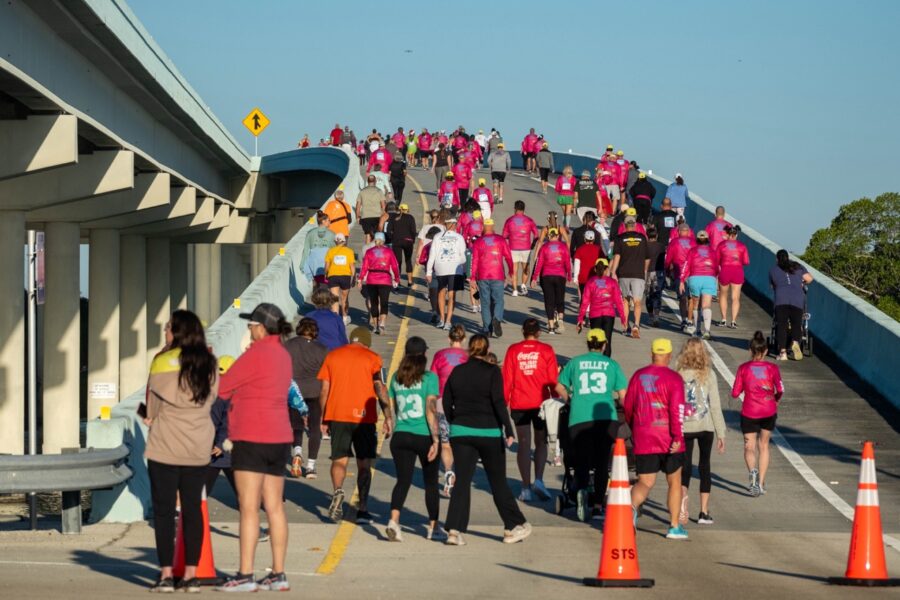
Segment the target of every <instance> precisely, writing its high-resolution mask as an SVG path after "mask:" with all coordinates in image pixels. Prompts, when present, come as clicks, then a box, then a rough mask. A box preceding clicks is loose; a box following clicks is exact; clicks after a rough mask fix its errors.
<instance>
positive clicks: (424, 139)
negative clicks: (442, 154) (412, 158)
mask: <svg viewBox="0 0 900 600" xmlns="http://www.w3.org/2000/svg"><path fill="white" fill-rule="evenodd" d="M431 141H432V139H431V134H430V133H423V134H421V135H420V136H419V150H424V151H426V152H428V151H429V150H431Z"/></svg>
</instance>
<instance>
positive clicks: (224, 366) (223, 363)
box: [219, 354, 234, 375]
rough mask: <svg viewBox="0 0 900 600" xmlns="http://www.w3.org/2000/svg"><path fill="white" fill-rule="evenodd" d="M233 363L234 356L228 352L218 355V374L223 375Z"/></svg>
mask: <svg viewBox="0 0 900 600" xmlns="http://www.w3.org/2000/svg"><path fill="white" fill-rule="evenodd" d="M233 364H234V357H233V356H230V355H228V354H225V355H222V356H220V357H219V375H224V374H225V373H227V372H228V369H230V368H231V365H233Z"/></svg>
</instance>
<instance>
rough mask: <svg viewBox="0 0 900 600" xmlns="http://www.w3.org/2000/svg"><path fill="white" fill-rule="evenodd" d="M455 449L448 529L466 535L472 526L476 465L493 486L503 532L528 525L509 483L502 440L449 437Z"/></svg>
mask: <svg viewBox="0 0 900 600" xmlns="http://www.w3.org/2000/svg"><path fill="white" fill-rule="evenodd" d="M450 447H451V448H452V449H453V463H454V471H455V473H456V485H454V486H453V493H452V494H451V495H450V506H449V507H448V508H447V521H446V523H445V527H446V529H448V530H450V529H454V530H456V531H460V532H465V531H466V530H467V529H468V527H469V512H470V510H471V504H472V478H473V477H474V476H475V466H476V465H477V463H478V459H479V458H481V464H482V466H483V467H484V471H485V473H486V474H487V477H488V483H489V484H490V486H491V494H492V495H493V497H494V506H496V507H497V512H498V513H499V514H500V519H501V520H502V521H503V528H504V529H512V528H514V527H515V526H516V525H523V524H524V523H525V515H523V514H522V511H521V510H519V505H518V504H516V498H515V496H513V493H512V490H511V489H509V484H508V483H507V481H506V448H505V447H504V445H503V440H502V439H501V438H499V437H477V436H458V437H451V438H450Z"/></svg>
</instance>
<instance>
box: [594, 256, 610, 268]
mask: <svg viewBox="0 0 900 600" xmlns="http://www.w3.org/2000/svg"><path fill="white" fill-rule="evenodd" d="M594 265H595V266H596V265H603V266H604V267H608V266H609V260H607V259H605V258H598V259H597V260H595V261H594Z"/></svg>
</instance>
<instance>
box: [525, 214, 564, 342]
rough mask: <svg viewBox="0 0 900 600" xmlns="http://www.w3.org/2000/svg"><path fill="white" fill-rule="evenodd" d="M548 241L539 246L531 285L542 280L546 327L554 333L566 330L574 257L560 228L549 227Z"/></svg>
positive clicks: (533, 285)
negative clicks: (567, 290) (561, 234)
mask: <svg viewBox="0 0 900 600" xmlns="http://www.w3.org/2000/svg"><path fill="white" fill-rule="evenodd" d="M547 238H548V241H547V243H545V244H543V245H542V246H541V248H540V250H538V253H537V260H536V261H535V265H534V273H533V274H532V276H531V285H532V287H536V285H537V282H538V281H539V280H540V282H541V289H542V290H543V292H544V310H545V311H546V313H547V331H548V332H549V333H551V334H556V333H563V332H564V331H565V319H564V317H565V310H566V282H568V281H571V280H572V261H571V259H570V257H569V247H568V246H566V243H565V242H563V241H561V240H560V239H559V230H558V229H556V228H555V227H551V228H549V229H548V230H547Z"/></svg>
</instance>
